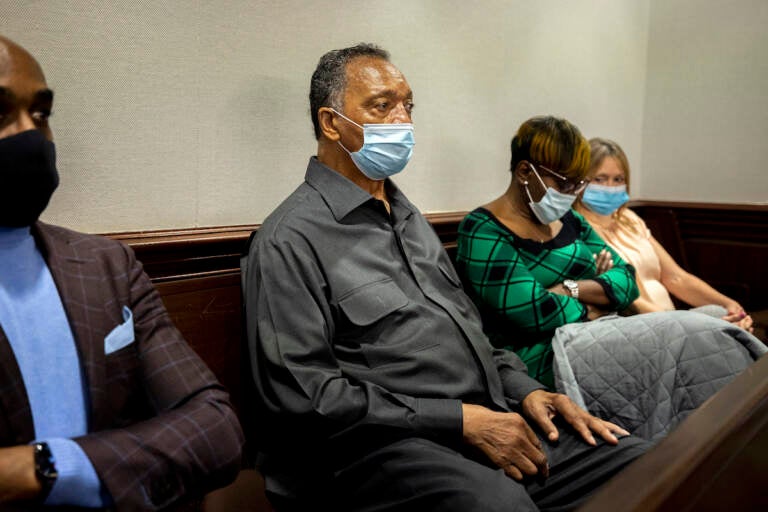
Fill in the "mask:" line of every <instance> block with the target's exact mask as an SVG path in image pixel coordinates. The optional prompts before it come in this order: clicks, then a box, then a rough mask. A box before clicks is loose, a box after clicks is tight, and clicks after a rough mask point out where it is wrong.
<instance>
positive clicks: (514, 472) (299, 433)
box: [246, 44, 646, 511]
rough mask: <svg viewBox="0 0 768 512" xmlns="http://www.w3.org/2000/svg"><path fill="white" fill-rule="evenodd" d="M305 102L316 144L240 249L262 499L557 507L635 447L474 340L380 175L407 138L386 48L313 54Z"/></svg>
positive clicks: (447, 275)
mask: <svg viewBox="0 0 768 512" xmlns="http://www.w3.org/2000/svg"><path fill="white" fill-rule="evenodd" d="M310 108H311V114H312V120H313V122H314V128H315V135H316V137H317V141H318V145H317V156H316V157H312V158H311V159H310V161H309V166H308V168H307V172H306V175H305V178H304V179H305V181H304V183H302V184H301V185H300V186H299V187H298V189H296V191H295V192H293V194H291V195H290V196H289V197H288V198H287V199H286V200H285V201H284V202H283V203H282V204H281V205H280V206H279V207H278V208H277V209H276V210H275V212H273V213H272V214H271V215H270V216H269V217H268V218H267V220H266V221H265V222H264V224H263V226H262V227H261V229H260V230H259V232H258V234H257V236H256V237H255V239H254V241H253V243H252V245H251V248H250V250H249V255H248V259H247V273H246V312H247V313H246V314H247V331H248V342H249V346H250V352H251V360H252V364H253V369H254V370H253V375H254V381H255V385H256V389H257V396H258V399H259V400H258V403H259V411H260V412H261V413H262V414H263V415H264V416H263V417H262V421H261V425H262V428H263V429H264V431H263V432H261V438H262V440H263V446H262V453H263V463H262V471H263V473H264V474H265V477H266V481H267V489H268V493H269V496H270V499H271V500H272V501H273V503H275V504H276V505H277V506H278V507H277V508H278V509H279V510H281V511H282V510H310V509H312V508H313V507H314V508H317V506H318V504H319V503H324V506H326V507H329V509H330V510H363V511H369V510H370V511H373V510H377V511H381V510H397V511H402V510H414V511H415V510H418V511H424V510H440V511H453V510H456V511H467V510H482V511H497V510H499V511H500V510H536V509H537V507H541V508H558V507H562V508H568V507H571V506H574V505H575V504H577V503H579V502H580V501H581V500H583V498H584V497H585V496H586V495H588V494H589V493H590V492H591V491H592V490H594V489H595V488H596V487H597V486H598V485H599V484H601V483H603V482H604V481H605V480H607V479H608V478H609V477H610V476H611V475H612V474H614V473H615V472H617V471H618V470H619V469H620V468H622V467H623V466H625V465H626V464H627V463H628V462H630V461H631V460H632V459H634V458H635V457H637V456H638V455H639V454H640V453H642V452H643V450H644V449H645V448H646V445H645V444H644V442H641V441H639V440H637V439H635V438H632V437H623V438H622V439H621V440H618V439H617V437H616V436H615V435H614V434H619V435H621V436H627V435H628V434H627V433H626V432H625V431H623V430H622V429H621V428H619V427H618V426H616V425H613V424H611V423H607V422H604V421H602V420H600V419H598V418H595V417H593V416H591V415H589V414H588V413H586V412H585V411H583V410H581V409H579V408H578V407H577V406H576V405H575V404H574V403H573V402H571V401H570V399H568V398H567V397H566V396H564V395H560V394H555V393H550V392H548V391H546V390H545V389H544V386H542V385H541V384H539V383H538V382H536V381H534V380H532V379H530V378H529V377H528V376H527V374H526V371H525V366H524V365H523V364H522V362H521V361H520V360H519V359H518V358H517V357H516V356H515V355H514V354H513V353H511V352H506V351H499V350H494V349H493V348H492V347H491V346H490V344H489V342H488V340H487V338H486V337H485V335H484V334H483V332H482V328H481V324H480V319H479V316H478V313H477V311H476V310H475V308H474V307H473V305H472V303H471V301H470V299H469V298H468V297H467V296H466V295H465V294H464V292H463V291H462V289H461V285H460V282H459V279H458V277H457V275H456V273H455V271H454V269H453V267H452V264H451V261H450V260H449V258H448V256H447V254H446V253H445V251H444V250H443V248H442V246H441V244H440V242H439V240H438V239H437V237H436V236H435V233H434V231H433V230H432V228H431V226H430V225H429V223H428V222H427V221H426V220H425V219H424V217H423V216H422V215H421V214H420V213H419V211H418V210H417V209H416V207H414V206H413V205H412V204H411V203H410V202H409V201H408V199H406V197H405V195H403V193H402V192H401V191H400V190H399V189H398V188H397V187H396V186H395V184H394V183H393V182H392V181H391V180H390V179H388V178H389V176H391V175H393V174H395V173H397V172H399V171H401V170H402V169H403V168H404V167H405V166H406V164H407V163H408V159H409V158H410V156H411V151H412V147H413V142H414V138H413V125H412V124H411V114H412V110H413V94H412V92H411V89H410V87H409V86H408V82H407V81H406V80H405V77H404V76H403V74H402V73H400V71H399V70H398V69H397V68H396V67H395V66H393V65H392V64H391V63H390V62H389V58H388V54H387V53H386V52H385V51H383V50H381V49H379V48H377V47H375V46H372V45H367V44H360V45H358V46H355V47H352V48H346V49H342V50H335V51H331V52H329V53H327V54H326V55H324V56H323V57H322V58H321V59H320V62H319V64H318V66H317V69H316V70H315V72H314V75H313V76H312V83H311V90H310ZM593 434H596V435H597V437H598V439H599V440H595V436H594V435H593Z"/></svg>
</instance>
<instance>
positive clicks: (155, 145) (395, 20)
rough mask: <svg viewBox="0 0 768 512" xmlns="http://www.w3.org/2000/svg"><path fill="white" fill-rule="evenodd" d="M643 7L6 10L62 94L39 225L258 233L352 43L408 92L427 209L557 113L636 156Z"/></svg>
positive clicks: (404, 179) (79, 2) (289, 181)
mask: <svg viewBox="0 0 768 512" xmlns="http://www.w3.org/2000/svg"><path fill="white" fill-rule="evenodd" d="M648 5H649V3H648V0H643V1H637V0H623V1H613V0H600V1H586V0H584V1H577V2H572V1H566V0H544V1H539V2H530V1H527V0H509V1H502V0H496V1H491V0H485V1H477V2H465V1H456V0H431V1H427V0H422V1H416V0H390V1H389V2H386V3H385V4H382V3H370V2H359V1H336V2H331V1H326V2H320V1H317V2H310V1H296V0H288V1H281V2H274V1H242V0H241V1H235V0H230V1H226V2H225V1H217V2H210V1H201V0H189V1H181V0H179V1H171V0H135V1H133V2H104V1H86V0H57V1H38V2H35V1H18V0H4V1H3V2H2V3H0V27H2V28H0V31H1V32H2V33H4V34H5V35H7V36H9V37H11V38H12V39H15V40H17V41H18V42H19V43H21V44H22V45H24V46H26V47H27V48H28V49H30V50H31V51H32V52H33V53H34V54H35V55H36V56H37V57H38V58H39V60H40V61H41V63H42V65H43V67H44V69H45V70H46V73H47V76H48V79H49V82H50V83H51V85H52V86H53V87H54V88H55V89H56V95H57V96H56V108H55V110H56V113H55V116H54V118H53V126H54V130H55V133H56V142H57V147H58V150H59V155H60V160H59V161H60V171H61V173H62V185H61V187H60V189H59V191H57V193H56V195H55V196H54V199H53V201H52V203H51V206H50V208H49V210H48V211H47V212H46V214H45V219H46V220H49V221H52V222H56V223H60V224H64V225H68V226H71V227H73V228H77V229H82V230H86V231H95V232H105V231H122V230H143V229H147V230H148V229H161V228H177V227H178V228H182V227H194V226H210V225H226V224H247V223H257V222H261V221H262V220H263V219H264V217H266V215H268V213H269V212H270V211H271V210H272V209H273V208H274V207H275V206H276V205H277V204H278V203H279V202H280V201H281V200H282V199H283V198H284V197H285V196H286V195H287V194H289V193H290V192H291V191H292V190H293V189H294V188H295V187H296V186H297V185H298V184H299V183H300V182H301V180H302V178H303V175H304V170H305V166H306V161H307V159H308V158H309V156H310V155H311V154H313V152H314V150H315V141H314V139H313V136H312V128H311V122H310V119H309V112H308V108H309V106H308V100H307V95H308V86H309V79H310V75H311V73H312V71H313V69H314V67H315V65H316V63H317V60H318V58H319V57H320V55H321V54H322V53H324V52H325V51H327V50H330V49H333V48H339V47H343V46H348V45H351V44H354V43H357V42H359V41H371V42H375V43H378V44H380V45H381V46H383V47H384V48H386V49H388V50H389V51H390V52H391V53H392V59H393V62H394V63H395V64H396V65H397V66H399V67H400V68H401V69H402V70H403V72H404V73H405V75H406V77H407V78H408V80H409V82H410V83H411V86H412V87H413V89H414V92H415V99H416V103H417V107H416V111H415V119H414V122H415V124H416V149H415V154H414V158H413V160H412V162H411V164H410V165H409V166H408V168H407V169H406V170H405V171H404V172H403V173H402V174H401V175H399V176H398V177H397V179H396V181H397V182H398V184H400V186H401V187H402V188H403V189H404V190H405V191H406V193H407V194H408V195H409V196H410V197H411V198H412V199H413V201H414V202H415V203H416V204H417V205H418V206H419V207H420V208H422V210H423V211H425V212H437V211H452V210H467V209H471V208H473V207H475V206H477V205H478V204H481V203H484V202H486V201H488V200H490V199H492V198H493V197H495V196H496V195H498V194H500V193H501V191H502V190H503V189H504V188H505V187H506V185H507V183H508V179H509V178H508V171H507V168H508V165H509V140H510V138H511V136H512V134H513V133H514V131H515V130H516V128H517V127H518V126H519V125H520V123H521V122H522V121H524V120H525V119H527V118H528V117H531V116H533V115H537V114H546V113H552V114H555V115H560V116H563V117H566V118H568V119H570V120H571V121H573V122H574V123H576V124H577V125H578V126H579V127H580V128H582V130H583V131H584V133H585V135H587V136H593V135H604V136H611V137H613V138H616V139H617V140H620V141H621V142H622V144H623V145H624V147H625V148H626V149H627V151H628V153H629V154H630V158H631V159H632V160H633V163H635V164H637V163H638V162H639V161H640V146H641V141H642V122H643V100H644V84H645V69H646V60H647V57H646V46H647V37H648V36H647V34H648Z"/></svg>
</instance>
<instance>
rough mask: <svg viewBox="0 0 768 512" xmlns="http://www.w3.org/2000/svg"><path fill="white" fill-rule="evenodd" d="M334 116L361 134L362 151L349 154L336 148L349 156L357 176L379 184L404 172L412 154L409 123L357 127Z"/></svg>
mask: <svg viewBox="0 0 768 512" xmlns="http://www.w3.org/2000/svg"><path fill="white" fill-rule="evenodd" d="M334 112H335V113H336V114H338V115H339V116H340V117H342V118H343V119H345V120H347V121H349V122H350V123H352V124H354V125H355V126H358V127H360V128H362V130H363V147H361V148H360V149H359V150H357V151H354V152H352V151H349V150H348V149H347V148H345V147H344V145H343V144H342V143H341V141H339V146H341V147H342V149H344V151H346V152H347V153H349V156H350V157H351V158H352V161H353V162H354V163H355V165H356V166H357V168H358V169H360V172H362V173H363V174H365V175H366V176H367V177H368V178H370V179H372V180H375V181H381V180H384V179H386V178H388V177H390V176H393V175H395V174H397V173H399V172H400V171H402V170H403V169H405V166H406V165H408V161H409V160H410V159H411V154H412V153H413V144H414V140H413V124H412V123H395V124H384V123H382V124H367V123H366V124H364V125H362V126H360V125H359V124H357V123H356V122H354V121H353V120H351V119H350V118H348V117H347V116H345V115H344V114H342V113H340V112H336V111H335V110H334Z"/></svg>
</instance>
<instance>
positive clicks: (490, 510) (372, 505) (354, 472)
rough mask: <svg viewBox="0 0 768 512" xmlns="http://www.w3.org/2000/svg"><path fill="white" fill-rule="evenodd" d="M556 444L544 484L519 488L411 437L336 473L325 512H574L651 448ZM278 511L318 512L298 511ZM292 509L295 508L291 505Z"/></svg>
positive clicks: (632, 443)
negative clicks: (337, 511)
mask: <svg viewBox="0 0 768 512" xmlns="http://www.w3.org/2000/svg"><path fill="white" fill-rule="evenodd" d="M559 430H560V440H559V441H558V442H557V443H554V444H553V443H548V442H547V441H543V444H544V446H545V451H546V453H547V457H548V459H549V466H550V476H549V478H548V479H547V480H546V481H543V482H541V481H538V480H536V479H530V480H526V481H523V482H517V481H515V480H513V479H512V478H510V477H508V476H506V475H505V474H504V472H503V471H502V470H500V469H498V468H493V467H492V466H491V464H490V463H489V462H486V461H484V460H483V459H482V458H481V457H475V456H472V455H468V454H467V453H462V452H463V451H464V450H463V449H461V448H458V449H452V448H449V447H446V446H444V445H441V444H437V443H435V442H433V441H429V440H427V439H421V438H410V439H403V440H400V441H397V442H395V443H392V444H389V445H387V446H385V447H383V448H380V449H378V450H376V451H374V452H372V453H370V454H368V455H367V456H366V457H364V458H362V459H360V460H358V461H356V462H355V463H353V464H351V465H349V466H347V467H345V468H344V469H342V470H341V471H339V472H338V473H337V474H336V478H335V479H334V484H333V486H332V487H333V489H332V490H330V492H329V496H328V497H327V499H328V500H329V503H328V504H327V506H329V507H330V508H328V510H349V511H359V512H374V511H376V512H380V511H390V510H391V511H398V512H405V511H420V512H423V511H432V510H434V511H442V512H452V511H456V512H468V511H482V512H495V511H513V510H514V511H524V510H532V511H535V510H546V511H560V510H572V509H574V508H576V507H577V506H579V505H581V504H582V503H583V502H584V501H585V500H586V499H587V498H588V497H589V496H590V495H591V494H592V493H593V492H594V491H595V490H596V489H597V488H598V487H600V485H602V484H603V483H605V482H606V481H608V479H609V478H610V477H611V476H613V475H614V474H616V473H617V472H618V471H620V470H621V469H622V468H623V467H625V466H626V465H627V464H629V463H630V462H631V461H632V460H634V459H635V458H637V457H638V456H639V455H641V454H642V453H643V452H645V451H646V450H647V449H648V448H649V446H650V444H649V443H648V442H646V441H644V440H641V439H638V438H634V437H631V436H630V437H625V438H623V439H621V440H620V441H619V444H618V445H617V446H611V445H608V444H605V443H601V444H599V445H598V446H597V447H591V446H589V445H587V444H586V443H585V442H584V441H583V440H582V439H581V438H580V437H578V435H577V434H575V433H574V432H572V431H571V430H568V429H565V428H559ZM276 505H278V506H277V509H278V511H282V510H284V509H291V510H317V508H316V507H317V506H318V502H317V501H313V502H312V503H311V508H305V507H307V506H309V505H310V503H305V504H304V505H303V506H302V505H299V507H298V508H295V507H281V506H280V505H279V504H276ZM296 505H298V504H296Z"/></svg>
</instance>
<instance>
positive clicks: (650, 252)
mask: <svg viewBox="0 0 768 512" xmlns="http://www.w3.org/2000/svg"><path fill="white" fill-rule="evenodd" d="M589 143H590V155H591V157H590V166H589V174H588V175H587V176H588V178H589V180H590V182H589V185H588V186H587V187H586V188H585V189H584V191H583V192H582V194H581V196H580V198H579V200H578V201H577V203H576V205H575V208H576V210H577V211H578V212H579V213H581V214H582V216H583V217H584V218H585V219H586V220H587V221H588V222H589V223H590V224H591V225H592V228H593V229H594V230H595V231H596V232H597V233H598V234H599V235H600V237H601V238H602V239H603V240H605V241H606V242H607V243H608V245H610V246H611V247H612V248H613V249H614V250H615V251H616V252H617V253H618V254H619V255H621V257H622V258H623V259H624V261H626V262H628V263H630V264H631V265H632V266H633V267H635V272H636V277H637V284H638V287H639V289H640V297H639V298H638V299H637V300H635V301H634V302H633V303H632V306H631V309H632V310H634V311H635V312H637V313H650V312H653V311H670V310H673V309H675V306H674V303H673V302H672V298H671V296H670V294H671V295H672V296H674V297H676V298H678V299H680V300H681V301H683V302H685V303H687V304H690V305H691V306H694V307H696V308H697V309H698V310H699V311H702V312H705V313H708V314H711V315H713V316H718V317H721V318H723V319H724V320H727V321H729V322H732V323H734V324H736V325H738V326H739V327H742V328H744V329H746V330H748V331H750V332H751V331H752V318H751V317H750V316H749V315H747V314H746V312H745V311H744V308H742V307H741V305H740V304H739V303H738V302H737V301H735V300H733V299H732V298H730V297H727V296H725V295H723V294H722V293H720V292H718V291H717V290H715V289H714V288H712V287H711V286H710V285H708V284H707V283H706V282H704V281H703V280H701V279H699V278H698V277H696V276H694V275H693V274H691V273H689V272H686V271H685V270H683V269H682V268H681V267H680V265H678V264H677V262H675V260H674V259H673V258H672V256H670V255H669V253H668V252H667V251H666V250H665V249H664V247H662V246H661V244H659V242H658V241H657V240H656V239H655V238H654V237H653V235H652V234H651V232H650V230H649V229H648V227H647V226H646V225H645V222H643V220H642V219H641V218H640V217H639V216H638V215H637V214H636V213H635V212H633V211H632V210H630V209H629V208H627V205H626V203H627V201H628V200H629V162H628V161H627V156H626V154H625V153H624V151H623V150H622V149H621V147H620V146H619V145H618V144H616V143H615V142H613V141H610V140H607V139H601V138H594V139H591V140H590V141H589Z"/></svg>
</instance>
